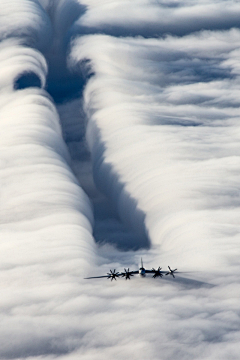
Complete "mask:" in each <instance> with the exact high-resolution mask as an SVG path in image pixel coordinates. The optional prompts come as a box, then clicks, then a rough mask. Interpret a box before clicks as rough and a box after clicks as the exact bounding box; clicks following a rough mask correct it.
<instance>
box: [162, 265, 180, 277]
mask: <svg viewBox="0 0 240 360" xmlns="http://www.w3.org/2000/svg"><path fill="white" fill-rule="evenodd" d="M168 268H169V271H168V272H167V273H166V274H165V275H169V274H170V275H172V277H174V278H175V276H174V272H175V271H176V270H177V269H174V270H172V269H171V268H170V266H168Z"/></svg>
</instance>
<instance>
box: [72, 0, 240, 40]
mask: <svg viewBox="0 0 240 360" xmlns="http://www.w3.org/2000/svg"><path fill="white" fill-rule="evenodd" d="M81 4H85V5H86V6H87V9H88V11H87V12H86V13H85V14H84V15H83V16H82V17H81V18H80V19H79V21H78V22H77V23H76V28H78V29H79V31H80V32H81V33H105V34H109V35H113V36H120V37H121V36H144V37H148V38H149V37H158V36H162V35H164V34H172V35H177V36H184V35H187V34H190V33H193V32H196V31H201V30H227V29H230V28H233V27H237V28H238V27H239V23H238V17H239V6H238V2H237V1H221V0H220V1H214V2H211V3H210V2H209V1H205V0H201V1H197V2H195V3H192V2H191V1H156V0H138V1H134V3H133V2H132V1H130V0H125V1H114V2H109V1H107V2H106V1H103V2H99V1H92V0H85V1H83V2H82V1H81Z"/></svg>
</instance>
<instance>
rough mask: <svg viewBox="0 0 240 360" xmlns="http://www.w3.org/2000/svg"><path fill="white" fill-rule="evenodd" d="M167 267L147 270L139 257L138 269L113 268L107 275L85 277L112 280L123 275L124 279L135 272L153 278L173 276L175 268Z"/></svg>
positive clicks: (128, 278)
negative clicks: (121, 270)
mask: <svg viewBox="0 0 240 360" xmlns="http://www.w3.org/2000/svg"><path fill="white" fill-rule="evenodd" d="M168 269H169V270H168V271H162V268H161V267H160V266H159V267H158V269H154V268H152V270H147V269H145V268H144V266H143V261H142V259H141V267H140V268H139V269H138V270H134V271H130V270H129V268H128V269H124V271H123V272H116V269H114V270H113V271H112V270H110V272H109V273H107V275H102V276H91V277H88V278H85V279H99V278H107V279H111V281H113V280H117V278H119V277H124V278H125V279H126V280H131V276H134V275H137V274H139V275H140V276H142V277H144V276H146V274H153V276H152V277H153V278H154V279H155V278H156V277H161V278H162V277H163V275H172V277H173V278H175V276H174V273H175V272H176V271H177V269H174V270H172V269H171V268H170V266H168Z"/></svg>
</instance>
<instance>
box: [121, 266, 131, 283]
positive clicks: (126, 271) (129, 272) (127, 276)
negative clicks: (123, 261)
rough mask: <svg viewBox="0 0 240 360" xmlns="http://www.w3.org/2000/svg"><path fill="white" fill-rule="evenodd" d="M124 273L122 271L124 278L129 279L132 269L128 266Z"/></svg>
mask: <svg viewBox="0 0 240 360" xmlns="http://www.w3.org/2000/svg"><path fill="white" fill-rule="evenodd" d="M124 271H125V272H124V273H122V277H125V279H126V280H127V279H129V280H131V278H130V276H133V274H132V271H129V268H128V269H124Z"/></svg>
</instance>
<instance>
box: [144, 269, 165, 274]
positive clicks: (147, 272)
mask: <svg viewBox="0 0 240 360" xmlns="http://www.w3.org/2000/svg"><path fill="white" fill-rule="evenodd" d="M145 273H146V274H155V271H153V270H145ZM167 273H168V271H164V270H160V274H167Z"/></svg>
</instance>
